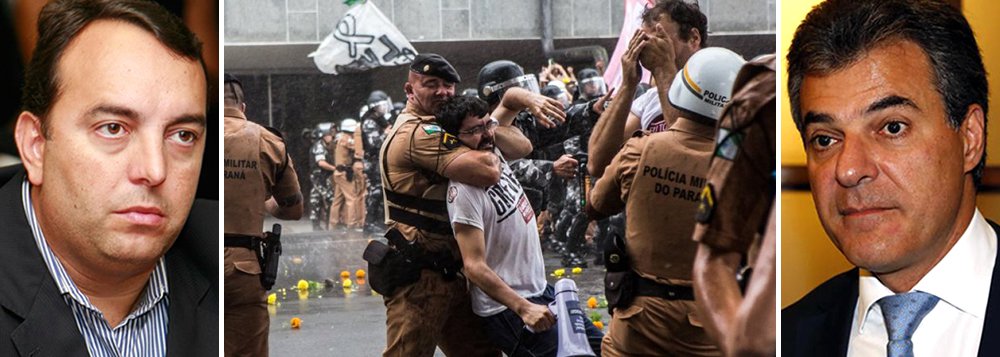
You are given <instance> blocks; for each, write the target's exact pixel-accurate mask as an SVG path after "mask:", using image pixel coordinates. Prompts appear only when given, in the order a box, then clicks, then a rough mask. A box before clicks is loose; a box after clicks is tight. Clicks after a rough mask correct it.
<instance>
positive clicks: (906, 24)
mask: <svg viewBox="0 0 1000 357" xmlns="http://www.w3.org/2000/svg"><path fill="white" fill-rule="evenodd" d="M788 62H789V67H788V73H789V75H788V78H789V82H788V92H789V96H790V99H791V107H792V117H793V119H794V120H795V124H796V126H797V128H798V129H799V132H800V134H801V135H802V140H803V144H804V146H805V151H806V157H807V169H808V172H809V182H810V187H811V191H812V194H813V199H814V201H815V204H816V211H817V212H818V213H819V218H820V222H821V223H822V224H823V228H824V229H825V230H826V232H827V234H828V235H829V236H830V238H831V240H832V241H833V243H834V245H836V246H837V248H838V249H840V251H841V252H842V253H843V254H844V256H845V257H846V258H847V259H848V260H849V261H850V262H851V263H853V264H854V265H856V266H858V269H854V270H852V271H850V272H847V273H845V274H841V275H840V276H837V277H835V278H833V279H831V280H830V281H828V282H826V283H824V284H823V285H822V286H820V287H819V288H817V289H816V290H813V291H812V292H811V293H810V294H809V295H807V296H806V297H805V298H803V299H802V300H800V301H799V302H797V303H796V304H794V305H792V306H790V307H788V308H787V309H785V310H784V311H783V312H782V347H783V348H782V351H783V353H788V354H790V355H808V356H816V355H845V354H847V355H876V356H877V355H889V356H905V355H910V356H912V355H913V354H914V353H915V354H916V355H934V356H974V355H977V354H978V355H997V353H998V352H1000V344H998V341H997V339H996V338H988V337H987V336H992V337H995V336H997V335H998V334H1000V316H998V314H1000V292H998V291H1000V283H998V280H1000V263H998V261H997V236H998V235H1000V233H998V228H997V226H996V225H994V224H993V223H991V222H988V221H987V220H986V219H985V217H984V216H983V215H982V214H981V213H980V212H979V210H978V209H977V208H976V193H977V189H978V185H979V183H980V181H981V179H982V174H983V167H984V166H985V156H986V151H985V148H986V129H985V128H986V120H987V119H986V118H987V110H988V83H987V79H986V71H985V69H984V66H983V61H982V58H981V56H980V54H979V47H978V45H977V43H976V39H975V37H974V35H973V33H972V30H971V28H970V27H969V24H968V22H967V21H966V20H965V18H964V17H963V16H962V14H961V13H960V12H959V11H958V10H957V9H955V8H953V7H952V6H950V5H948V4H946V3H944V2H941V1H934V0H886V1H877V0H863V1H854V0H828V1H825V2H823V3H822V4H820V5H818V6H817V7H815V8H813V10H812V12H810V14H809V15H808V16H807V17H806V19H805V21H804V22H803V24H801V25H800V26H799V29H798V30H797V31H796V33H795V37H794V39H793V40H792V46H791V48H790V49H789V54H788Z"/></svg>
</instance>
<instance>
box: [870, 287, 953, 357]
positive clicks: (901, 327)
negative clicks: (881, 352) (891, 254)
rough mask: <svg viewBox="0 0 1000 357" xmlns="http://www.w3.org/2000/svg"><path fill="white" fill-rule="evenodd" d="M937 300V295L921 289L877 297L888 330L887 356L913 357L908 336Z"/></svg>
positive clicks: (911, 344) (910, 335)
mask: <svg viewBox="0 0 1000 357" xmlns="http://www.w3.org/2000/svg"><path fill="white" fill-rule="evenodd" d="M938 300H940V299H938V297H937V296H934V295H931V294H928V293H925V292H922V291H914V292H911V293H906V294H896V295H890V296H886V297H884V298H881V299H879V301H878V302H877V304H878V305H879V306H880V307H882V317H883V318H884V319H885V328H886V330H888V331H889V343H888V344H887V345H886V346H885V349H886V353H887V355H888V356H889V357H913V341H910V338H911V337H913V332H914V331H916V330H917V326H918V325H920V321H921V320H923V319H924V316H926V315H927V313H928V312H931V309H933V308H934V305H937V302H938Z"/></svg>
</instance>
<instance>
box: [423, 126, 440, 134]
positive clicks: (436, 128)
mask: <svg viewBox="0 0 1000 357" xmlns="http://www.w3.org/2000/svg"><path fill="white" fill-rule="evenodd" d="M443 132H444V129H441V127H440V126H437V124H427V125H424V133H427V135H431V134H434V133H443Z"/></svg>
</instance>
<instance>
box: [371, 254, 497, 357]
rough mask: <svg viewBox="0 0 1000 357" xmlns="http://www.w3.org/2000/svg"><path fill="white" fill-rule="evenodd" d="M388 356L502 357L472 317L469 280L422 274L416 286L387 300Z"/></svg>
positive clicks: (427, 273)
mask: <svg viewBox="0 0 1000 357" xmlns="http://www.w3.org/2000/svg"><path fill="white" fill-rule="evenodd" d="M384 299H385V307H386V317H385V320H386V321H385V324H386V347H385V351H383V352H382V355H383V356H385V357H389V356H394V357H411V356H412V357H430V356H433V355H434V347H435V346H437V347H440V348H441V351H442V352H444V354H445V355H447V356H463V357H464V356H470V357H472V356H494V357H499V356H500V350H499V349H498V348H497V347H496V346H494V345H493V343H491V342H490V340H489V338H488V337H487V335H486V331H485V329H484V328H483V322H482V320H481V318H480V317H479V316H476V315H475V314H474V313H472V302H471V300H470V297H469V291H468V290H467V288H466V281H465V279H462V278H457V279H454V280H452V281H445V280H444V277H443V276H442V275H441V274H440V273H437V272H433V271H430V270H426V269H424V270H423V271H422V272H421V274H420V279H419V280H417V281H416V282H415V283H413V284H411V285H409V286H406V287H402V288H397V289H396V291H395V292H393V294H392V296H385V297H384Z"/></svg>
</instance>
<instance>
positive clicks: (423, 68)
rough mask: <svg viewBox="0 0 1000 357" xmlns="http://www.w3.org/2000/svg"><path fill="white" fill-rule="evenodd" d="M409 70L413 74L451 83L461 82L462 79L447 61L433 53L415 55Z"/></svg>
mask: <svg viewBox="0 0 1000 357" xmlns="http://www.w3.org/2000/svg"><path fill="white" fill-rule="evenodd" d="M410 70H411V71H413V72H414V73H419V74H423V75H428V76H435V77H439V78H441V79H444V80H446V81H448V82H451V83H458V82H461V81H462V78H461V77H459V76H458V72H457V71H455V67H452V66H451V63H448V60H446V59H444V57H441V56H440V55H437V54H434V53H421V54H419V55H417V57H416V58H414V59H413V63H411V64H410Z"/></svg>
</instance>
